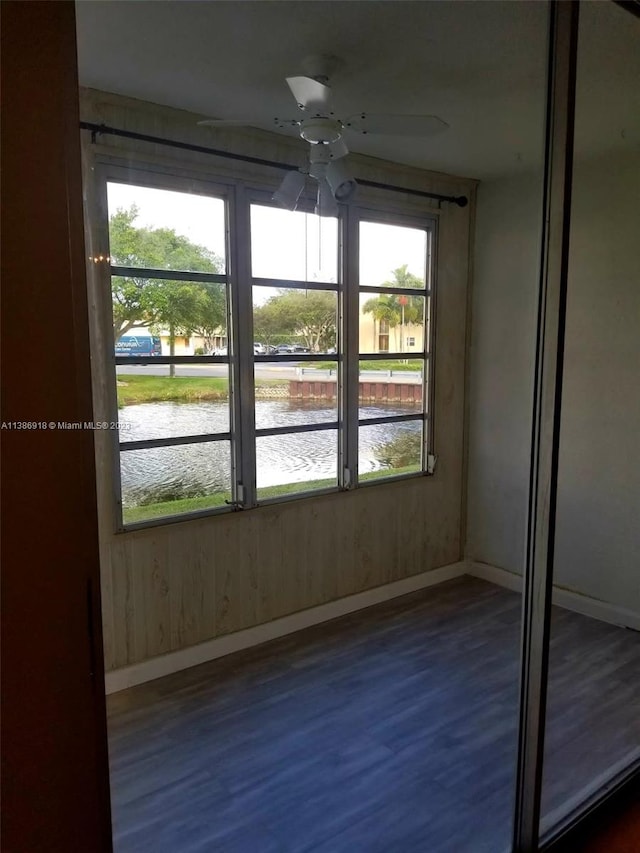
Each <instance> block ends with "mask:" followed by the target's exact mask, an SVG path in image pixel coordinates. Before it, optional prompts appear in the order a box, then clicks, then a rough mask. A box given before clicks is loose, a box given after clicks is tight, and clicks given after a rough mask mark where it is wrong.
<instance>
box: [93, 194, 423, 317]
mask: <svg viewBox="0 0 640 853" xmlns="http://www.w3.org/2000/svg"><path fill="white" fill-rule="evenodd" d="M107 191H108V202H109V214H110V215H111V214H112V213H114V212H115V211H116V210H117V209H118V208H129V207H131V205H133V204H136V205H137V206H138V208H139V216H138V219H137V223H138V224H139V225H140V226H146V227H151V228H153V227H156V228H159V227H163V228H173V229H174V230H175V231H176V232H177V233H178V234H181V235H183V236H185V237H188V238H189V239H190V240H191V241H193V242H194V243H197V244H199V245H201V246H205V247H206V248H207V249H210V250H211V251H213V252H215V253H216V254H217V255H218V256H219V257H221V258H223V259H224V257H225V254H226V252H225V219H224V202H223V201H222V199H217V198H212V197H209V196H200V195H195V194H192V193H186V192H175V191H169V190H158V189H151V188H148V187H136V186H132V185H130V184H118V183H109V184H108V189H107ZM251 232H252V233H251V240H252V246H251V251H252V272H253V274H254V275H255V276H257V277H261V278H285V279H286V278H288V279H299V280H302V281H329V282H335V281H336V277H337V254H338V250H337V244H338V228H337V220H336V219H332V218H329V217H326V218H321V217H319V216H315V215H314V214H310V213H303V212H298V211H294V212H291V211H287V210H281V209H280V208H272V207H265V206H260V205H253V206H252V211H251ZM425 257H426V241H425V232H424V231H421V230H419V229H415V228H406V227H403V226H402V227H401V226H397V225H386V224H382V223H377V222H361V226H360V284H362V285H380V284H382V283H383V282H385V281H388V280H389V279H390V278H391V277H392V276H391V271H392V270H394V269H396V268H397V267H399V266H402V265H403V264H408V267H409V271H410V272H412V273H413V274H414V275H417V276H419V277H420V278H424V275H425V263H426V261H425ZM276 292H277V291H275V290H273V289H272V288H267V287H264V288H263V287H255V288H254V303H255V304H261V303H262V302H264V301H266V299H268V298H269V296H272V295H274V294H275V293H276Z"/></svg>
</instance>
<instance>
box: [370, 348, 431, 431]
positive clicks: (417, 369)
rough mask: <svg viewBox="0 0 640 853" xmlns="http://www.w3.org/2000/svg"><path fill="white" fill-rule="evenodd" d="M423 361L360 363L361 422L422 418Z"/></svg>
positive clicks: (398, 360) (399, 360)
mask: <svg viewBox="0 0 640 853" xmlns="http://www.w3.org/2000/svg"><path fill="white" fill-rule="evenodd" d="M424 369H425V361H424V359H410V360H409V359H395V360H393V359H390V360H389V361H367V360H366V359H361V360H360V383H359V388H358V392H359V394H358V396H359V399H360V414H359V417H360V418H379V417H383V416H384V415H392V414H398V415H410V414H421V413H422V412H423V411H424V405H423V399H422V388H423V386H422V376H423V373H424Z"/></svg>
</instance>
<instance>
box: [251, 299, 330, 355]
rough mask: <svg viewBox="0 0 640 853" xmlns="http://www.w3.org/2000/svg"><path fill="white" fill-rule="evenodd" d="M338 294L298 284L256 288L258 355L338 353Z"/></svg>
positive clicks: (254, 330)
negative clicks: (302, 286) (297, 285)
mask: <svg viewBox="0 0 640 853" xmlns="http://www.w3.org/2000/svg"><path fill="white" fill-rule="evenodd" d="M337 317H338V294H337V293H336V292H335V291H332V290H304V289H301V288H297V287H279V288H278V287H262V286H260V285H256V286H255V287H254V288H253V335H254V351H255V353H256V354H257V355H273V356H274V357H275V356H279V355H300V356H302V357H304V355H305V354H306V353H309V352H311V353H322V352H329V353H332V354H333V353H335V349H336V336H337V328H338V320H337Z"/></svg>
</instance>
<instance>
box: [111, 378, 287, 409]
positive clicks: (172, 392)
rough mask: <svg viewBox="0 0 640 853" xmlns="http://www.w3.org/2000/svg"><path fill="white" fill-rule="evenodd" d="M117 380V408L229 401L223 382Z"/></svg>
mask: <svg viewBox="0 0 640 853" xmlns="http://www.w3.org/2000/svg"><path fill="white" fill-rule="evenodd" d="M117 380H118V406H119V407H120V408H122V406H133V405H135V404H136V403H167V402H171V403H199V402H202V401H207V400H227V399H229V383H228V381H227V380H226V379H223V378H214V377H211V376H208V377H202V378H201V377H199V376H139V375H131V374H120V375H118V376H117ZM286 383H287V380H286V379H261V380H258V381H257V382H256V388H263V387H265V388H266V387H270V386H273V385H283V384H286Z"/></svg>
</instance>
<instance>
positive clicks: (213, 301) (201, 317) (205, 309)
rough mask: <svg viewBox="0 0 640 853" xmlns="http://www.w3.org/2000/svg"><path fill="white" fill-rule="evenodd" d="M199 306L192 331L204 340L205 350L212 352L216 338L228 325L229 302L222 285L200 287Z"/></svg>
mask: <svg viewBox="0 0 640 853" xmlns="http://www.w3.org/2000/svg"><path fill="white" fill-rule="evenodd" d="M197 298H198V304H197V308H196V312H195V318H194V320H193V322H192V328H191V331H192V332H194V334H196V335H199V336H200V337H201V338H202V339H203V340H204V348H205V350H206V351H207V352H211V351H212V350H213V348H214V336H215V335H216V334H219V333H220V330H221V329H225V328H226V325H227V301H226V298H225V293H224V289H223V287H222V285H220V284H213V283H211V282H206V283H203V284H201V285H199V289H198V297H197Z"/></svg>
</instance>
